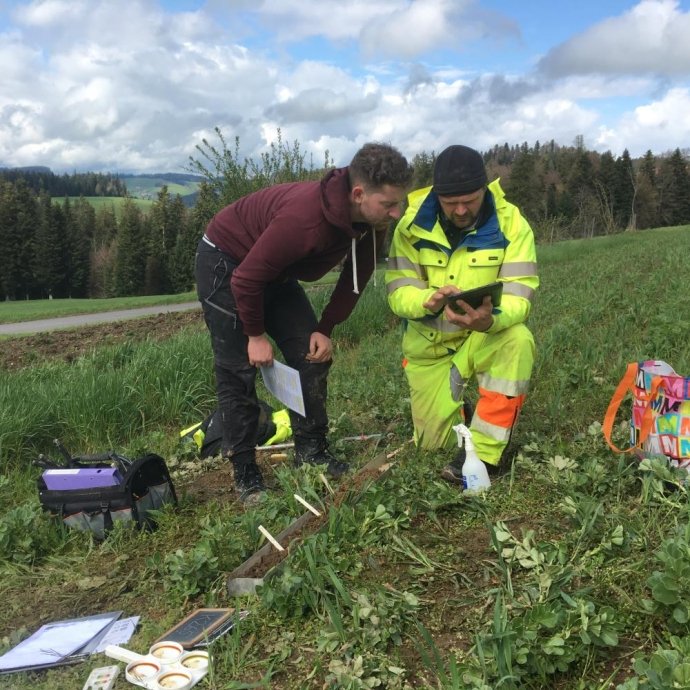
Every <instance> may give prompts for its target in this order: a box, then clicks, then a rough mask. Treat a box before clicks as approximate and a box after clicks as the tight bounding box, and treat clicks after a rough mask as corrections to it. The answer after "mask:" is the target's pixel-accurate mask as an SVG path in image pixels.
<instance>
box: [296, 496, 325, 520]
mask: <svg viewBox="0 0 690 690" xmlns="http://www.w3.org/2000/svg"><path fill="white" fill-rule="evenodd" d="M292 495H293V496H294V497H295V498H296V499H297V500H298V501H299V502H300V503H301V504H302V505H303V506H304V507H305V508H306V509H307V510H311V512H312V513H314V515H316V517H321V513H320V512H319V511H318V510H316V508H314V506H313V505H312V504H311V503H307V502H306V501H305V500H304V499H303V498H302V497H301V496H299V495H297V494H292Z"/></svg>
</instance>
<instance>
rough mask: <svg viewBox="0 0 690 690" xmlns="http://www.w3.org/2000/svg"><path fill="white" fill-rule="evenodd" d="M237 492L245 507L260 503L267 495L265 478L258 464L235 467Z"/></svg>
mask: <svg viewBox="0 0 690 690" xmlns="http://www.w3.org/2000/svg"><path fill="white" fill-rule="evenodd" d="M233 474H234V477H235V490H236V491H237V493H238V494H239V495H240V501H242V503H243V504H244V505H245V506H253V505H256V504H257V503H260V502H261V501H262V500H263V498H264V496H265V495H266V487H265V486H264V478H263V476H262V475H261V470H260V469H259V466H258V465H257V464H256V462H248V463H244V464H242V465H233Z"/></svg>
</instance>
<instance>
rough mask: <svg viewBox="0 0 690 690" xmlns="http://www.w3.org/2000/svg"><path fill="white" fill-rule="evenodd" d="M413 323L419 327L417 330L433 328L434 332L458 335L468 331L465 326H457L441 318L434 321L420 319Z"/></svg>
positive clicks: (438, 317)
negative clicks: (460, 332)
mask: <svg viewBox="0 0 690 690" xmlns="http://www.w3.org/2000/svg"><path fill="white" fill-rule="evenodd" d="M413 323H415V324H416V325H417V330H425V329H427V328H431V329H433V330H434V331H439V332H441V333H457V332H458V331H464V330H466V329H465V327H464V326H456V325H455V324H454V323H451V322H450V321H446V320H445V319H443V318H441V317H440V316H437V317H436V318H433V319H426V318H425V319H418V320H416V321H414V322H413Z"/></svg>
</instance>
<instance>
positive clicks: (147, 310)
mask: <svg viewBox="0 0 690 690" xmlns="http://www.w3.org/2000/svg"><path fill="white" fill-rule="evenodd" d="M192 309H199V303H198V302H183V303H182V304H159V305H154V306H152V307H138V308H137V309H120V310H118V311H104V312H98V313H96V314H74V315H73V316H60V317H57V318H54V319H39V320H36V321H22V322H20V323H4V324H0V335H25V334H31V333H45V332H47V331H56V330H61V329H63V328H75V327H79V326H89V325H92V324H96V323H109V322H112V321H124V320H128V319H137V318H141V317H142V316H151V315H153V314H169V313H172V312H178V311H189V310H192Z"/></svg>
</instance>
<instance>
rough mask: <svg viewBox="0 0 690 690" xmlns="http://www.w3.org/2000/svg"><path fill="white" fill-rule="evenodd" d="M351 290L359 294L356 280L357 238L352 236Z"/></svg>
mask: <svg viewBox="0 0 690 690" xmlns="http://www.w3.org/2000/svg"><path fill="white" fill-rule="evenodd" d="M352 292H354V293H355V295H359V283H358V282H357V240H356V239H355V238H354V237H353V238H352Z"/></svg>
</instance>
